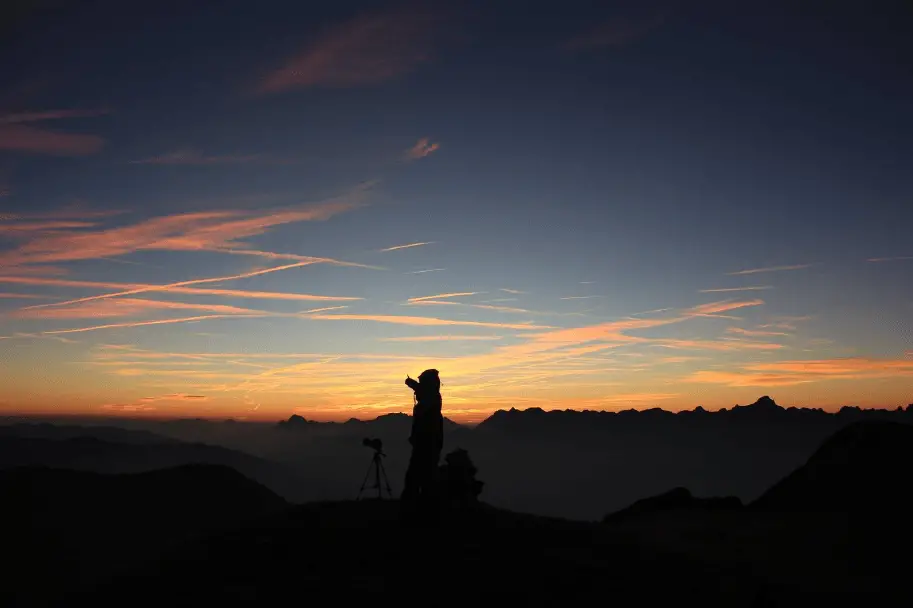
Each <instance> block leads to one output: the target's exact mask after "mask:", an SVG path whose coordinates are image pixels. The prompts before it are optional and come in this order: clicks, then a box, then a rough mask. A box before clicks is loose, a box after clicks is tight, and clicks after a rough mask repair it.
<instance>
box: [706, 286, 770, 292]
mask: <svg viewBox="0 0 913 608" xmlns="http://www.w3.org/2000/svg"><path fill="white" fill-rule="evenodd" d="M765 289H773V285H750V286H747V287H720V288H718V289H700V290H698V293H722V292H729V291H762V290H765Z"/></svg>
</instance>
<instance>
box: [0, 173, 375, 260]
mask: <svg viewBox="0 0 913 608" xmlns="http://www.w3.org/2000/svg"><path fill="white" fill-rule="evenodd" d="M361 205H362V203H361V197H360V193H359V192H357V191H356V192H354V193H352V195H351V196H345V197H342V198H340V199H334V200H328V201H324V202H321V203H317V204H311V205H300V206H293V207H284V208H274V209H263V210H257V211H247V210H220V211H199V212H191V213H181V214H176V215H166V216H159V217H153V218H151V219H146V220H142V221H140V222H137V223H134V224H128V225H125V226H117V227H110V228H99V229H97V230H87V229H86V230H75V229H74V230H54V231H50V232H46V233H39V234H35V235H34V238H31V239H30V240H28V241H27V242H26V243H24V244H22V245H21V246H20V247H18V248H17V249H14V250H12V251H8V252H5V253H3V254H2V255H0V266H20V265H25V264H39V263H42V264H43V263H47V262H62V261H74V260H87V259H95V258H100V257H115V256H118V255H124V254H127V253H133V252H136V251H144V250H160V251H216V252H222V253H231V254H237V255H262V256H265V257H270V255H281V254H269V253H266V252H259V251H256V250H251V249H249V248H248V247H247V246H246V245H245V243H244V242H243V241H241V240H239V239H243V238H247V237H252V236H257V235H260V234H263V233H264V232H266V231H267V230H268V229H270V228H272V227H275V226H279V225H283V224H291V223H296V222H304V221H323V220H327V219H329V218H331V217H333V216H334V215H337V214H339V213H344V212H346V211H350V210H352V209H355V208H357V207H359V206H361ZM311 259H313V260H314V261H318V260H324V261H327V262H330V260H329V259H327V258H311Z"/></svg>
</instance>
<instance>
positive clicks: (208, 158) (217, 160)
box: [130, 150, 265, 165]
mask: <svg viewBox="0 0 913 608" xmlns="http://www.w3.org/2000/svg"><path fill="white" fill-rule="evenodd" d="M264 160H265V157H264V156H262V155H259V154H250V155H207V154H203V153H202V152H200V151H198V150H175V151H174V152H169V153H167V154H161V155H159V156H152V157H149V158H144V159H140V160H131V161H130V164H133V165H239V164H246V163H254V162H262V161H264Z"/></svg>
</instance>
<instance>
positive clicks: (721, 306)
mask: <svg viewBox="0 0 913 608" xmlns="http://www.w3.org/2000/svg"><path fill="white" fill-rule="evenodd" d="M763 304H764V300H757V299H755V300H743V301H737V302H731V301H723V302H709V303H707V304H700V305H699V306H695V307H693V308H690V309H688V312H687V313H686V314H690V315H698V316H699V315H714V314H717V313H721V312H727V311H730V310H738V309H739V308H746V307H748V306H761V305H763Z"/></svg>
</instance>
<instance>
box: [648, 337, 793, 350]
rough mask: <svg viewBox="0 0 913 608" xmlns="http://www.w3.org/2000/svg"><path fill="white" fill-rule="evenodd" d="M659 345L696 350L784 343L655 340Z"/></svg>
mask: <svg viewBox="0 0 913 608" xmlns="http://www.w3.org/2000/svg"><path fill="white" fill-rule="evenodd" d="M653 342H655V344H656V345H657V346H662V347H665V348H681V349H694V350H718V351H733V350H778V349H780V348H783V345H782V344H773V343H770V342H748V341H746V340H668V339H660V340H654V341H653Z"/></svg>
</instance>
